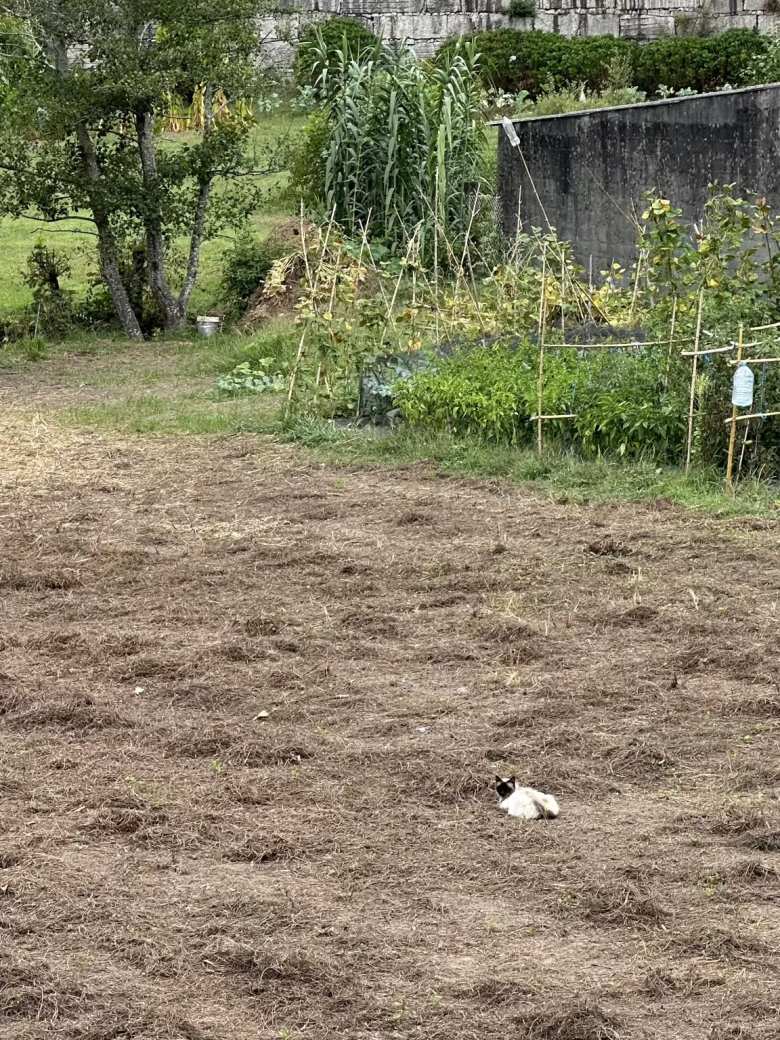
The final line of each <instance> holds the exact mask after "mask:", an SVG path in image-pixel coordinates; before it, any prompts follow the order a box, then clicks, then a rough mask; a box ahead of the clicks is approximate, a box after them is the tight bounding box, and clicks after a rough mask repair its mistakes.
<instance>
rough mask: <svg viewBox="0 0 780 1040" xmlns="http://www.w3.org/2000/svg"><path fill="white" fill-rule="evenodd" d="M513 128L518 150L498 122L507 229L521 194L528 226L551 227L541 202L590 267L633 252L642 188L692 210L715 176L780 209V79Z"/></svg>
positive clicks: (693, 213)
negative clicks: (766, 83)
mask: <svg viewBox="0 0 780 1040" xmlns="http://www.w3.org/2000/svg"><path fill="white" fill-rule="evenodd" d="M515 130H516V132H517V135H518V137H519V138H520V151H521V152H522V156H521V155H519V154H518V151H517V150H516V149H513V148H512V147H511V145H510V143H509V141H508V139H507V137H506V134H505V133H504V132H503V131H502V130H500V131H499V144H498V191H499V197H500V204H501V219H502V223H503V225H504V229H505V230H506V231H507V233H513V232H514V229H515V227H516V225H517V216H518V199H519V201H520V218H521V220H522V222H523V224H524V225H525V226H528V227H530V226H534V227H546V226H547V223H546V220H545V216H544V213H543V212H542V208H543V209H544V211H545V212H546V214H547V217H548V218H549V222H550V224H552V226H553V227H555V228H556V230H557V232H558V235H559V236H560V238H562V239H565V240H566V241H570V242H571V243H572V244H573V246H574V250H575V254H576V256H577V258H578V259H579V261H580V263H582V264H583V266H585V267H586V268H587V266H588V264H589V261H590V258H591V257H592V258H593V269H594V271H595V270H599V269H603V268H605V267H607V266H608V265H609V264H610V263H611V262H612V261H613V260H618V261H620V262H621V263H626V262H627V261H629V260H631V259H633V257H634V255H635V241H636V225H635V224H634V223H633V221H632V219H631V218H632V214H635V213H637V214H638V213H641V209H642V195H643V193H644V192H645V191H649V190H651V189H656V190H657V191H659V192H660V193H661V194H662V195H663V196H664V197H666V198H668V199H670V200H671V201H672V203H673V204H674V205H675V206H679V207H680V208H681V209H682V210H683V211H684V213H685V215H686V217H688V218H691V219H696V218H698V217H699V216H700V215H701V213H702V207H703V204H704V202H705V200H706V198H707V186H708V184H709V183H710V182H712V181H715V180H717V181H719V182H720V183H721V184H728V183H732V182H736V183H737V185H738V186H739V188H740V189H741V190H744V191H757V192H759V193H760V194H762V195H766V196H767V198H768V199H769V201H770V202H771V203H772V204H773V205H774V206H775V208H780V84H773V85H770V86H764V87H749V88H746V89H744V90H734V91H726V92H722V93H717V94H700V95H699V96H697V97H692V98H677V99H674V100H671V101H654V102H648V103H646V104H642V105H631V106H625V107H621V108H612V109H599V110H596V111H591V112H581V113H577V114H574V115H565V116H549V117H546V118H542V119H529V120H524V121H519V122H517V123H515ZM523 159H524V160H525V165H524V163H523ZM526 166H527V169H526ZM536 193H538V198H537V197H536Z"/></svg>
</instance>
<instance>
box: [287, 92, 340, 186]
mask: <svg viewBox="0 0 780 1040" xmlns="http://www.w3.org/2000/svg"><path fill="white" fill-rule="evenodd" d="M329 144H330V119H329V117H328V112H327V111H326V110H325V109H318V110H317V111H316V112H312V114H311V115H310V116H309V118H308V120H307V121H306V126H305V127H304V130H303V133H302V134H301V136H300V138H299V141H298V143H297V144H294V145H293V146H292V147H291V148H290V149H289V152H290V154H289V155H288V158H287V168H288V170H289V171H290V189H291V191H292V192H293V194H294V195H295V197H296V198H303V199H304V201H305V202H307V203H310V204H315V203H316V202H317V198H318V196H319V195H320V194H321V192H322V185H323V184H324V183H325V176H326V164H327V161H328V146H329Z"/></svg>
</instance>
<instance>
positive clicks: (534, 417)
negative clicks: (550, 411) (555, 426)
mask: <svg viewBox="0 0 780 1040" xmlns="http://www.w3.org/2000/svg"><path fill="white" fill-rule="evenodd" d="M576 418H577V413H576V412H566V414H565V415H532V416H531V417H530V418H529V420H528V421H529V422H536V421H537V419H576Z"/></svg>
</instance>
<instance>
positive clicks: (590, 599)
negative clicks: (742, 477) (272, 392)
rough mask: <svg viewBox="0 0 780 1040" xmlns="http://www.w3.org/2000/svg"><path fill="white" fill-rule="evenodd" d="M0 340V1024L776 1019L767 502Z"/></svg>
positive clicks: (636, 1029) (512, 1036) (777, 867)
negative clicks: (153, 387) (137, 392)
mask: <svg viewBox="0 0 780 1040" xmlns="http://www.w3.org/2000/svg"><path fill="white" fill-rule="evenodd" d="M0 378H1V379H2V385H1V386H0V406H2V408H1V409H0V445H2V448H1V449H0V753H1V756H2V757H0V827H2V842H1V843H0V1036H1V1037H2V1038H3V1040H39V1038H40V1040H43V1038H47V1040H48V1038H53V1040H59V1038H62V1040H181V1038H187V1040H196V1038H197V1040H277V1038H278V1040H332V1038H337V1037H341V1038H349V1040H375V1038H376V1040H379V1038H399V1040H400V1038H403V1040H412V1038H419V1040H423V1038H424V1040H525V1038H527V1040H555V1038H557V1040H703V1038H711V1040H770V1038H776V1037H778V1036H779V1035H780V1008H779V1007H778V1003H779V1002H778V991H779V989H780V966H779V965H778V958H777V951H778V949H780V898H779V897H780V854H779V851H778V850H780V820H779V819H778V817H779V816H780V801H778V780H779V779H780V755H779V754H778V729H779V726H780V692H779V690H778V681H779V680H780V664H779V662H778V646H777V631H778V600H779V599H780V537H779V536H780V526H779V525H778V524H777V523H776V522H772V521H765V520H728V521H718V520H715V519H706V518H702V517H697V516H695V515H693V514H690V513H682V512H679V511H677V510H675V509H673V508H671V507H670V506H669V504H668V503H666V502H664V501H659V502H657V503H655V504H653V505H651V506H650V507H648V506H641V507H640V506H628V505H618V506H604V505H573V504H571V503H567V502H564V501H559V502H555V501H552V500H548V499H545V498H542V497H535V496H534V495H532V494H531V493H527V492H523V491H522V490H518V489H513V490H512V489H507V488H506V487H504V486H502V485H499V484H495V485H492V484H490V483H477V482H470V481H466V480H452V479H450V480H442V479H437V478H436V477H435V476H434V475H433V473H432V472H431V471H429V470H427V469H426V468H425V467H424V466H416V467H411V468H408V469H405V470H396V471H391V470H386V469H379V468H377V469H365V468H364V469H354V470H349V469H338V468H328V467H325V466H323V465H320V464H319V463H318V462H316V461H315V460H313V459H312V458H311V457H310V456H307V455H305V454H303V453H302V452H300V451H298V450H296V449H294V448H290V447H287V446H281V445H278V444H275V443H273V442H272V441H270V440H263V439H260V438H249V437H243V438H236V437H233V438H222V439H220V438H205V437H203V438H198V437H190V438H183V437H182V438H173V437H170V438H165V437H152V436H148V437H136V438H122V437H119V436H117V435H113V434H105V433H101V434H97V433H89V432H86V431H78V430H75V431H74V430H66V429H63V428H60V427H59V426H58V425H57V423H56V422H55V421H54V420H53V418H52V416H51V414H50V412H49V411H48V409H49V408H50V406H52V404H53V403H56V401H57V389H56V387H51V388H49V390H48V391H47V393H48V394H49V399H47V398H46V395H45V394H41V393H40V392H38V397H37V399H36V400H32V397H33V395H34V392H37V391H35V388H34V387H33V384H32V382H31V381H30V382H28V381H27V380H28V377H27V376H24V375H18V374H17V375H9V374H8V373H6V374H3V375H2V376H0ZM505 770H510V771H513V772H516V773H517V774H518V776H520V777H521V778H522V779H523V780H524V781H526V782H529V783H532V784H534V785H537V786H539V787H541V788H542V789H544V790H549V791H552V792H554V793H555V794H556V796H557V797H558V798H559V801H560V802H561V806H562V815H561V818H560V819H559V820H557V821H555V822H548V823H534V824H523V823H521V822H518V821H515V820H510V819H508V818H506V817H504V816H503V815H501V814H500V813H499V812H498V811H497V809H496V806H495V800H494V797H493V793H492V788H491V784H492V779H493V775H494V773H495V772H497V771H498V772H503V771H505Z"/></svg>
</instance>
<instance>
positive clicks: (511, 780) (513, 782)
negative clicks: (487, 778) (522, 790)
mask: <svg viewBox="0 0 780 1040" xmlns="http://www.w3.org/2000/svg"><path fill="white" fill-rule="evenodd" d="M509 783H510V784H514V785H515V787H517V777H516V776H515V774H514V773H512V775H511V776H510V777H509Z"/></svg>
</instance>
